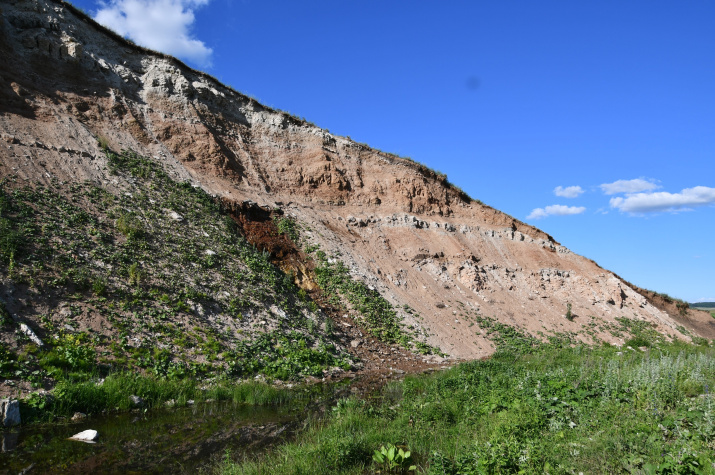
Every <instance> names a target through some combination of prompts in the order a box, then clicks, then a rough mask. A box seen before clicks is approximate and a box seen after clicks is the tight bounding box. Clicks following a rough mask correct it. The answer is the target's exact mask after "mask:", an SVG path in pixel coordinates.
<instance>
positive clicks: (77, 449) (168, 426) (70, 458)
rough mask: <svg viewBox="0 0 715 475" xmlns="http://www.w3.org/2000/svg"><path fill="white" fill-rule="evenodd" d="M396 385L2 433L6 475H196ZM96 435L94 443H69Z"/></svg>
mask: <svg viewBox="0 0 715 475" xmlns="http://www.w3.org/2000/svg"><path fill="white" fill-rule="evenodd" d="M388 380H389V378H382V379H380V378H377V379H374V380H373V379H372V378H364V379H363V378H358V379H357V380H355V381H347V380H346V381H342V382H339V383H333V384H324V385H314V386H312V387H310V388H302V389H300V388H296V389H295V390H294V391H295V393H294V394H293V396H294V400H293V401H292V402H290V403H286V404H283V405H274V406H251V405H247V404H237V403H233V402H212V403H202V404H196V405H192V406H188V407H181V408H171V409H170V408H161V409H152V410H150V411H147V412H144V411H135V412H130V413H123V414H109V415H103V416H96V417H91V418H88V419H85V420H82V421H80V422H73V423H69V422H68V423H59V424H57V423H56V424H32V425H28V426H21V427H20V428H14V429H9V430H4V431H0V475H5V474H13V475H16V474H28V475H34V474H46V473H51V474H62V473H80V472H82V473H93V474H119V473H121V474H152V473H192V474H193V473H196V472H197V471H198V470H199V469H200V468H201V467H204V466H207V465H210V464H212V462H215V461H216V460H217V459H218V458H221V457H223V456H224V454H225V452H226V451H227V450H228V451H230V453H231V456H232V458H233V459H236V458H242V457H243V456H244V455H252V454H256V453H261V452H264V451H265V450H267V448H268V447H270V446H273V445H275V444H277V443H279V442H281V441H283V440H285V439H287V438H289V437H291V436H292V435H293V434H294V433H295V432H296V431H297V430H299V429H300V428H302V427H303V423H304V422H305V421H306V420H308V419H309V418H319V417H321V416H322V415H323V414H324V413H325V412H326V411H327V410H328V409H329V407H331V406H332V405H333V404H334V402H335V401H336V400H337V399H338V398H340V397H346V396H348V395H350V394H355V395H358V396H360V397H363V398H367V399H371V398H372V397H374V396H371V395H373V394H375V391H376V390H377V389H378V388H379V387H381V386H383V385H384V384H385V383H386V382H387V381H388ZM88 429H93V430H96V431H97V432H98V433H99V439H98V440H97V442H96V443H94V444H88V443H83V442H78V441H73V440H69V438H70V437H72V436H73V435H75V434H77V433H79V432H82V431H85V430H88Z"/></svg>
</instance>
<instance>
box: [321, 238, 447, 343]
mask: <svg viewBox="0 0 715 475" xmlns="http://www.w3.org/2000/svg"><path fill="white" fill-rule="evenodd" d="M315 259H316V261H317V266H316V268H315V280H316V282H317V283H318V285H319V286H320V288H321V289H322V290H323V291H324V292H325V293H326V294H327V295H328V297H329V300H330V302H331V303H332V304H333V305H337V306H341V305H343V300H342V299H345V300H346V301H347V303H348V304H349V305H350V306H351V307H352V308H353V309H354V310H355V311H357V312H358V313H359V314H360V322H361V324H362V325H363V326H364V328H365V329H366V330H367V331H368V332H369V333H370V334H372V335H373V336H375V337H376V338H377V339H379V340H381V341H384V342H386V343H391V344H392V343H399V344H400V345H402V346H404V347H406V348H411V346H412V345H414V346H415V348H416V350H417V351H420V352H422V353H426V354H432V353H439V350H437V349H436V348H432V347H430V346H429V345H427V344H425V343H423V342H415V341H414V335H412V334H411V333H410V331H409V330H408V329H406V328H404V327H403V325H402V323H401V318H400V316H399V315H398V314H397V312H396V311H395V309H394V308H393V307H392V305H391V304H390V302H388V301H387V300H385V298H384V297H382V296H381V295H380V293H379V292H378V291H377V290H374V289H371V288H370V287H368V285H367V284H365V283H364V282H361V281H359V280H356V279H353V278H352V276H351V275H350V270H349V269H348V268H347V267H346V266H345V264H343V263H342V261H340V260H338V259H335V258H332V259H329V258H328V257H327V255H326V254H325V252H323V251H320V250H318V251H316V252H315Z"/></svg>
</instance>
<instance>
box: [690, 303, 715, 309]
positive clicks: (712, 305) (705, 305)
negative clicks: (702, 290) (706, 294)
mask: <svg viewBox="0 0 715 475" xmlns="http://www.w3.org/2000/svg"><path fill="white" fill-rule="evenodd" d="M689 305H690V306H691V307H693V308H715V302H694V303H690V304H689Z"/></svg>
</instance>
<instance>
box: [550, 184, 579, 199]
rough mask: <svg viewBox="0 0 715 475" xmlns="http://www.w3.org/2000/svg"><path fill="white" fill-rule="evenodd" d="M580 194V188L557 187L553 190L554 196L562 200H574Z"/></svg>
mask: <svg viewBox="0 0 715 475" xmlns="http://www.w3.org/2000/svg"><path fill="white" fill-rule="evenodd" d="M581 193H583V189H582V188H581V187H580V186H567V187H566V188H564V187H563V186H557V187H556V188H554V194H555V195H556V196H561V197H563V198H576V197H577V196H578V195H580V194H581Z"/></svg>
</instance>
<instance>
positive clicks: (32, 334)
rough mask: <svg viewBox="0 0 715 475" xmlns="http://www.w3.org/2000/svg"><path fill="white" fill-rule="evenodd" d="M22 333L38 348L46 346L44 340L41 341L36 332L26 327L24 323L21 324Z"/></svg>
mask: <svg viewBox="0 0 715 475" xmlns="http://www.w3.org/2000/svg"><path fill="white" fill-rule="evenodd" d="M20 331H21V332H22V333H24V334H25V335H27V337H28V338H29V339H30V340H31V341H32V342H33V343H34V344H36V345H37V346H44V345H45V344H44V343H42V340H40V337H38V336H37V335H36V334H35V332H33V331H32V329H31V328H30V327H28V326H27V325H25V324H24V323H21V324H20Z"/></svg>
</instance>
